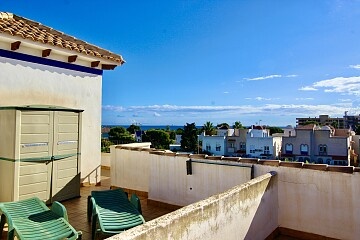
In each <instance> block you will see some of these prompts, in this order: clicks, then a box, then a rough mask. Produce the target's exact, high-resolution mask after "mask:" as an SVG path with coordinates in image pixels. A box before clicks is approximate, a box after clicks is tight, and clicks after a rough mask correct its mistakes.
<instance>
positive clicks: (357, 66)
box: [349, 64, 360, 69]
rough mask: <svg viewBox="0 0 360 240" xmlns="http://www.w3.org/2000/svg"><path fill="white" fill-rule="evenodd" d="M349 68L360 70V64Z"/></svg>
mask: <svg viewBox="0 0 360 240" xmlns="http://www.w3.org/2000/svg"><path fill="white" fill-rule="evenodd" d="M349 68H354V69H360V64H356V65H350V66H349Z"/></svg>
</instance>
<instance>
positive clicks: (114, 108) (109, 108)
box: [102, 105, 124, 112]
mask: <svg viewBox="0 0 360 240" xmlns="http://www.w3.org/2000/svg"><path fill="white" fill-rule="evenodd" d="M102 109H103V110H106V111H115V112H122V111H124V108H123V107H122V106H113V105H105V106H102Z"/></svg>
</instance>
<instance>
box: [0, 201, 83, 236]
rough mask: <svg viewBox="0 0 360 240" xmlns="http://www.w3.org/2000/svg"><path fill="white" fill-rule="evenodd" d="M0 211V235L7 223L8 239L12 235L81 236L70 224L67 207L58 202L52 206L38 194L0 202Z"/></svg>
mask: <svg viewBox="0 0 360 240" xmlns="http://www.w3.org/2000/svg"><path fill="white" fill-rule="evenodd" d="M0 213H1V222H0V234H1V235H2V232H3V229H4V225H5V222H7V223H8V235H7V239H8V240H13V239H14V237H15V236H16V237H17V238H18V239H20V240H27V239H29V240H30V239H31V240H34V239H38V240H40V239H41V240H43V239H53V240H60V239H81V232H77V231H76V230H75V229H74V228H73V227H72V226H71V225H70V224H69V222H68V217H67V212H66V209H65V207H64V206H63V205H62V204H61V203H59V202H54V203H53V204H52V206H51V209H49V208H48V207H47V206H46V205H45V203H44V202H43V201H41V200H40V199H39V198H37V197H33V198H29V199H26V200H21V201H16V202H5V203H0Z"/></svg>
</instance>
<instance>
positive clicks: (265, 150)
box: [264, 146, 270, 154]
mask: <svg viewBox="0 0 360 240" xmlns="http://www.w3.org/2000/svg"><path fill="white" fill-rule="evenodd" d="M264 154H270V147H269V146H264Z"/></svg>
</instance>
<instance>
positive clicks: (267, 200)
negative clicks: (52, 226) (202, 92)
mask: <svg viewBox="0 0 360 240" xmlns="http://www.w3.org/2000/svg"><path fill="white" fill-rule="evenodd" d="M111 151H112V153H111V158H112V159H111V171H109V170H103V171H102V178H101V186H84V187H82V188H81V196H82V197H81V198H76V199H72V200H68V201H64V202H63V204H64V205H65V206H66V208H67V210H68V215H69V221H70V223H71V224H72V225H73V226H74V227H75V228H76V229H77V230H81V231H82V232H83V239H91V231H90V229H91V225H90V224H89V223H88V222H87V218H86V205H87V204H86V203H87V202H86V201H87V196H88V195H89V194H90V192H91V191H92V190H95V189H96V190H99V189H109V187H110V186H112V187H122V188H124V189H126V190H128V191H129V190H131V191H133V192H135V193H137V194H138V195H139V196H140V198H141V205H142V209H143V215H144V218H145V220H146V221H147V222H146V223H145V224H143V225H140V226H138V227H135V228H132V229H130V230H128V231H125V232H123V233H121V234H118V235H115V236H112V237H110V238H109V239H268V240H269V239H280V240H286V239H287V240H289V239H290V240H292V239H295V240H296V239H357V236H358V234H359V231H360V229H358V228H357V227H356V226H357V225H358V223H359V222H360V207H359V204H358V198H359V196H360V189H359V188H358V187H357V183H358V182H359V180H360V179H359V178H360V174H359V168H353V167H341V166H338V167H334V166H327V165H324V164H322V165H320V164H317V165H315V164H303V163H290V162H281V161H275V160H258V159H240V158H223V157H207V156H204V155H186V154H183V155H181V154H175V153H168V152H164V151H157V150H154V149H150V148H147V147H146V146H145V147H144V146H138V145H136V146H131V145H130V146H129V145H128V146H117V147H113V148H112V149H111ZM189 160H191V161H189ZM189 162H190V163H189ZM190 165H191V166H190ZM245 166H247V167H245ZM175 209H177V210H175ZM2 239H5V238H4V236H3V238H2Z"/></svg>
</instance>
